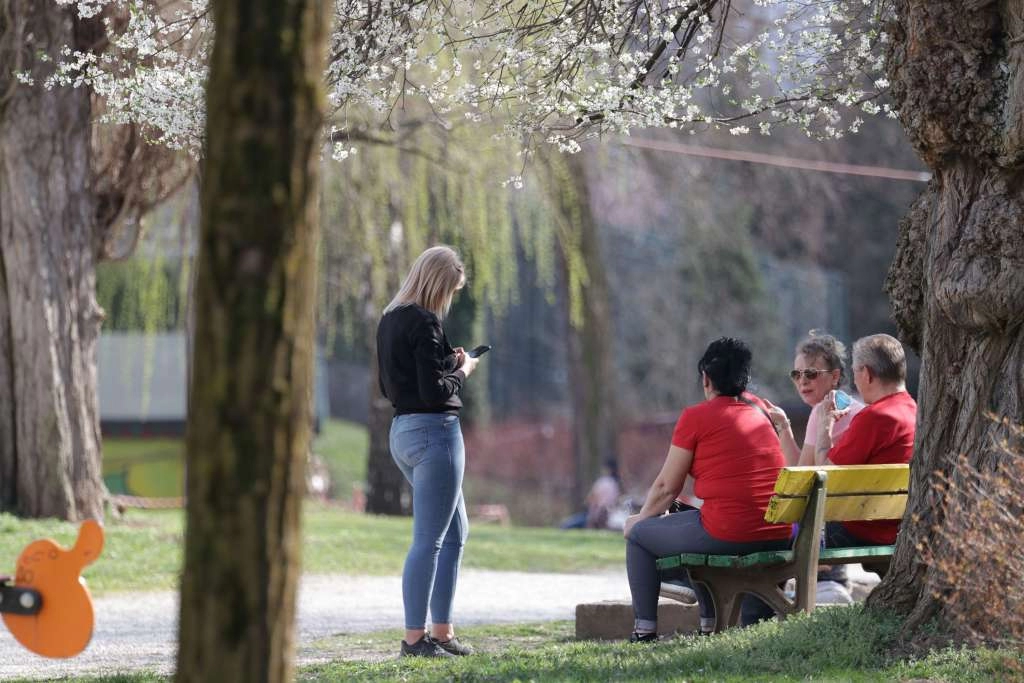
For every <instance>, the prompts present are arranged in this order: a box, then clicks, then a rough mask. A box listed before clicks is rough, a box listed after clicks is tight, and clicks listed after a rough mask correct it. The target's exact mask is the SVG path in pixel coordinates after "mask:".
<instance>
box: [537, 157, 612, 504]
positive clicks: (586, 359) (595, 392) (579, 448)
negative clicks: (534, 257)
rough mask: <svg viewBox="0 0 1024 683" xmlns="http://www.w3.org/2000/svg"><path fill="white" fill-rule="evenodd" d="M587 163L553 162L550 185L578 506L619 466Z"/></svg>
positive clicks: (606, 308) (605, 300) (604, 287)
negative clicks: (605, 466)
mask: <svg viewBox="0 0 1024 683" xmlns="http://www.w3.org/2000/svg"><path fill="white" fill-rule="evenodd" d="M585 160H586V152H580V153H578V154H573V155H567V156H565V157H564V158H557V157H555V158H552V159H551V160H550V161H551V173H552V175H553V180H552V182H551V183H549V185H548V187H549V191H550V192H553V193H554V196H553V197H552V199H553V200H554V204H555V208H556V211H557V214H556V215H557V216H558V217H559V219H560V222H561V223H562V226H561V227H560V229H559V263H560V266H561V271H562V273H561V275H562V286H563V287H564V288H565V291H564V294H565V296H564V299H565V302H566V305H567V307H568V311H567V316H566V317H567V326H566V356H567V361H568V368H569V400H570V404H571V410H572V437H573V438H572V450H573V464H574V470H575V477H574V481H573V497H574V499H575V500H576V503H577V504H582V503H583V499H584V497H585V496H586V494H587V492H588V491H589V489H590V485H591V483H592V482H593V481H594V480H595V479H596V478H597V476H598V474H599V473H600V470H601V464H602V463H604V462H608V461H616V460H617V455H618V453H617V451H618V420H617V417H618V412H617V410H616V401H615V378H614V363H613V359H612V343H613V339H614V330H613V328H612V318H611V306H610V304H611V299H610V296H609V292H608V277H607V274H606V272H605V265H604V259H603V258H602V256H601V248H600V241H599V236H598V232H597V221H596V219H595V218H594V214H593V211H592V209H591V206H590V192H589V188H588V186H587V176H586V163H585Z"/></svg>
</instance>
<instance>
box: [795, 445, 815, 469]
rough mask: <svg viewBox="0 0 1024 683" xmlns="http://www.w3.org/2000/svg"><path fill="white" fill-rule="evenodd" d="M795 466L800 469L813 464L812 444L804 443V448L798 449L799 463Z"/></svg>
mask: <svg viewBox="0 0 1024 683" xmlns="http://www.w3.org/2000/svg"><path fill="white" fill-rule="evenodd" d="M797 464H798V465H800V466H801V467H808V466H810V465H813V464H814V444H809V443H804V447H803V448H801V449H800V461H799V462H797Z"/></svg>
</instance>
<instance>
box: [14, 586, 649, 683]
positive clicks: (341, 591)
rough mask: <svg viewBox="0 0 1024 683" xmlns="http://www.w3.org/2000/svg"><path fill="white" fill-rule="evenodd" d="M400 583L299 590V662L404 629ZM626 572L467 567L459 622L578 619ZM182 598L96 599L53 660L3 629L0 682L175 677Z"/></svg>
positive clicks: (620, 594)
mask: <svg viewBox="0 0 1024 683" xmlns="http://www.w3.org/2000/svg"><path fill="white" fill-rule="evenodd" d="M401 596H402V585H401V578H400V577H391V576H388V577H360V576H355V577H354V576H306V577H303V579H302V584H301V586H300V591H299V624H298V628H299V662H300V663H307V662H312V661H317V660H318V659H319V658H320V657H322V655H319V656H318V655H317V653H316V650H315V649H314V648H309V647H304V646H308V645H309V644H310V643H312V642H313V641H315V640H317V639H319V638H323V637H325V636H330V635H338V634H344V633H360V632H368V631H378V630H381V629H384V628H400V627H401V625H402V597H401ZM628 599H629V587H628V586H627V584H626V574H625V570H624V569H623V570H620V571H614V572H606V573H600V574H527V573H524V572H496V571H482V570H472V569H463V570H462V572H461V573H460V576H459V587H458V592H457V594H456V605H455V614H456V620H457V624H464V625H470V624H495V623H501V622H529V621H547V620H556V619H572V618H573V616H574V614H575V608H576V605H577V604H578V603H581V602H594V601H598V600H628ZM176 620H177V594H175V593H172V592H169V591H167V592H159V593H123V594H117V595H110V596H106V597H101V598H98V599H97V600H96V629H95V632H94V634H93V639H92V642H91V643H90V644H89V647H88V648H86V650H85V652H83V653H82V654H81V655H79V656H78V657H76V658H74V659H71V660H51V659H45V658H43V657H38V656H36V655H33V654H31V653H29V652H28V651H27V650H24V649H23V648H21V646H19V645H18V643H17V642H16V641H15V640H14V638H13V637H12V636H11V635H10V633H8V632H7V629H5V628H3V627H2V625H0V680H5V679H10V678H32V679H39V680H47V679H52V678H54V677H64V676H74V675H84V674H113V673H118V672H128V671H135V670H140V669H149V670H156V671H159V672H164V673H169V672H170V671H171V669H172V667H173V664H174V648H175V637H176V632H175V631H176V623H175V622H176Z"/></svg>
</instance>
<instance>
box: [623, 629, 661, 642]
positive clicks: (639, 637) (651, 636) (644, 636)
mask: <svg viewBox="0 0 1024 683" xmlns="http://www.w3.org/2000/svg"><path fill="white" fill-rule="evenodd" d="M629 642H631V643H656V642H658V634H657V633H637V632H636V631H633V633H632V634H630V636H629Z"/></svg>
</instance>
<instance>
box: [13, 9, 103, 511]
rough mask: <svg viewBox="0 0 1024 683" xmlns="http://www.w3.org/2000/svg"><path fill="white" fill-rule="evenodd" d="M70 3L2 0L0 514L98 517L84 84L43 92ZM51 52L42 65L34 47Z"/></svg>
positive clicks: (96, 317) (65, 37) (93, 247)
mask: <svg viewBox="0 0 1024 683" xmlns="http://www.w3.org/2000/svg"><path fill="white" fill-rule="evenodd" d="M75 32H76V21H75V19H74V17H73V14H72V12H71V11H69V10H67V9H62V8H60V7H59V6H58V5H57V4H56V3H53V2H39V1H38V0H0V54H2V55H5V59H7V60H8V61H5V63H4V65H3V68H4V69H8V68H12V69H24V70H27V71H29V72H30V73H32V74H33V76H34V77H35V80H36V85H33V86H29V85H15V84H12V83H11V82H9V80H8V79H9V78H10V74H9V72H8V73H0V510H9V511H13V512H15V513H16V514H19V515H24V516H29V517H60V518H63V519H68V520H78V519H83V518H99V517H100V516H101V514H102V511H103V495H104V488H103V481H102V479H101V476H100V433H99V413H98V409H97V388H96V341H97V338H98V336H99V328H100V322H101V320H102V317H103V313H102V311H101V309H100V308H99V306H98V304H97V303H96V297H95V279H96V277H95V266H96V254H97V252H98V244H97V240H96V237H95V235H96V228H95V214H96V204H95V198H94V195H93V193H92V188H91V184H90V183H91V175H90V164H89V160H90V157H89V154H90V151H89V150H90V147H89V145H90V115H91V106H90V92H89V89H88V88H54V89H47V88H44V87H43V86H42V85H41V83H42V81H43V80H44V79H45V77H46V76H47V75H48V74H49V72H50V71H52V62H53V61H54V60H55V59H57V58H58V56H59V51H60V49H61V48H62V47H63V46H65V45H72V46H73V45H75V44H76V41H75ZM43 54H45V55H48V56H49V62H43V61H42V60H40V59H39V58H38V56H39V55H43Z"/></svg>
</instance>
